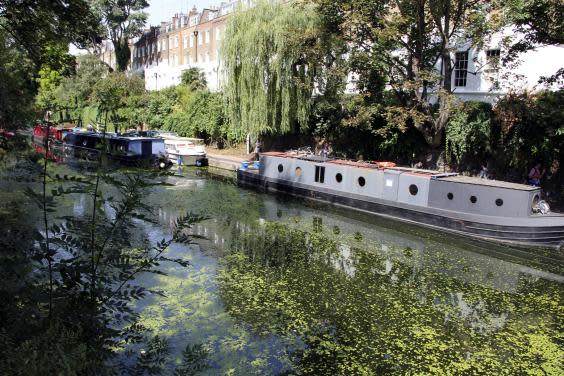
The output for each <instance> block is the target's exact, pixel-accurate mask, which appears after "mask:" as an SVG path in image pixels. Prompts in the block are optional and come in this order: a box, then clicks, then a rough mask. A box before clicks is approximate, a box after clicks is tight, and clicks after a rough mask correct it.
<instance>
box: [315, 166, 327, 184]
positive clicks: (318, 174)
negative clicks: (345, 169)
mask: <svg viewBox="0 0 564 376" xmlns="http://www.w3.org/2000/svg"><path fill="white" fill-rule="evenodd" d="M315 182H316V183H324V182H325V167H323V166H315Z"/></svg>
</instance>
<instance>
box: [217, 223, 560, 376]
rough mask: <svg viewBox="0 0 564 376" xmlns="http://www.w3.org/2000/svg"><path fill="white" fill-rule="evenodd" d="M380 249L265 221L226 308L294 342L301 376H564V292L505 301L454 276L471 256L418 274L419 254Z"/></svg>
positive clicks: (227, 292)
mask: <svg viewBox="0 0 564 376" xmlns="http://www.w3.org/2000/svg"><path fill="white" fill-rule="evenodd" d="M374 247H375V248H374V249H372V247H370V246H368V245H367V244H363V243H362V242H360V241H359V240H355V239H348V238H338V237H335V236H333V235H330V234H329V233H327V232H324V231H323V230H320V229H317V230H315V231H308V230H305V229H303V228H295V227H292V226H289V225H284V224H280V223H272V222H266V223H265V224H264V225H262V226H257V227H254V228H252V230H251V231H249V232H248V233H247V235H243V236H242V237H241V239H240V242H239V243H238V244H236V246H235V250H234V251H233V252H232V254H231V255H229V256H227V258H226V259H225V262H224V269H223V270H222V271H221V273H220V290H221V295H222V298H223V301H224V302H225V304H226V307H227V309H228V310H229V312H230V314H231V315H233V316H234V317H236V318H238V319H240V320H243V321H244V322H245V323H246V324H247V325H249V326H250V327H251V328H253V330H254V332H255V333H256V334H257V335H262V336H267V335H270V334H276V335H277V336H282V337H283V338H285V339H286V340H288V341H290V343H292V342H291V339H294V342H293V346H292V345H290V346H289V352H290V356H291V357H292V359H293V361H294V368H295V369H294V372H295V373H296V374H316V375H352V374H355V375H381V374H386V375H406V374H418V375H424V374H425V375H427V374H433V375H461V374H501V375H513V374H526V375H534V374H544V373H548V374H554V375H556V374H560V373H562V371H563V369H562V364H561V362H560V359H561V357H562V356H563V355H564V353H563V351H562V349H561V348H560V347H559V341H560V334H559V332H560V329H561V328H560V325H561V323H560V320H559V319H557V317H559V315H560V313H559V312H560V311H561V309H560V308H559V307H560V306H561V304H562V302H561V299H562V295H561V291H560V290H561V286H560V285H559V284H558V283H557V282H555V283H550V282H547V281H534V280H528V279H527V278H523V279H520V280H519V283H518V286H515V288H516V289H517V292H516V293H515V292H504V291H500V290H495V289H491V288H489V287H482V286H479V285H475V284H469V283H467V282H465V281H464V278H457V276H458V275H459V274H460V271H461V270H464V268H469V267H473V266H471V265H472V264H471V263H468V262H467V260H466V259H464V258H461V259H460V260H458V262H455V263H454V264H452V265H448V264H441V266H440V267H437V268H433V267H426V268H419V267H418V265H420V262H422V260H421V259H419V256H417V253H416V252H413V250H412V249H410V248H405V249H401V248H397V247H391V246H390V245H388V244H386V247H385V248H384V247H383V246H382V248H380V246H379V245H378V246H376V245H375V246H374ZM461 256H462V255H461ZM474 267H475V266H474ZM531 322H534V325H531ZM541 348H542V349H543V350H541Z"/></svg>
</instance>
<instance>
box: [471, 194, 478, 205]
mask: <svg viewBox="0 0 564 376" xmlns="http://www.w3.org/2000/svg"><path fill="white" fill-rule="evenodd" d="M476 201H478V198H477V197H476V196H470V202H471V203H473V204H475V203H476Z"/></svg>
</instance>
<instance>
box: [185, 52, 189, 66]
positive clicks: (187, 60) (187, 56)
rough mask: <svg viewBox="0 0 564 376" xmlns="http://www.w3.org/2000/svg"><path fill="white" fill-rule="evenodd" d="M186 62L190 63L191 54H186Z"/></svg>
mask: <svg viewBox="0 0 564 376" xmlns="http://www.w3.org/2000/svg"><path fill="white" fill-rule="evenodd" d="M184 64H190V55H188V54H186V55H184Z"/></svg>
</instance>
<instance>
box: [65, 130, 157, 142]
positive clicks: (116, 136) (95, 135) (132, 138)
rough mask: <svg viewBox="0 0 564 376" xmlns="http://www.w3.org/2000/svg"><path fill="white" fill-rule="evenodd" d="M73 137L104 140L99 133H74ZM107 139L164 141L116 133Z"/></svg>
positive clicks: (110, 134) (107, 136) (109, 135)
mask: <svg viewBox="0 0 564 376" xmlns="http://www.w3.org/2000/svg"><path fill="white" fill-rule="evenodd" d="M72 134H73V135H77V136H88V137H96V138H102V137H103V135H102V133H97V132H73V133H72ZM106 138H107V139H108V140H127V141H143V140H150V141H163V139H162V138H160V137H134V136H121V135H116V134H115V133H106Z"/></svg>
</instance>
